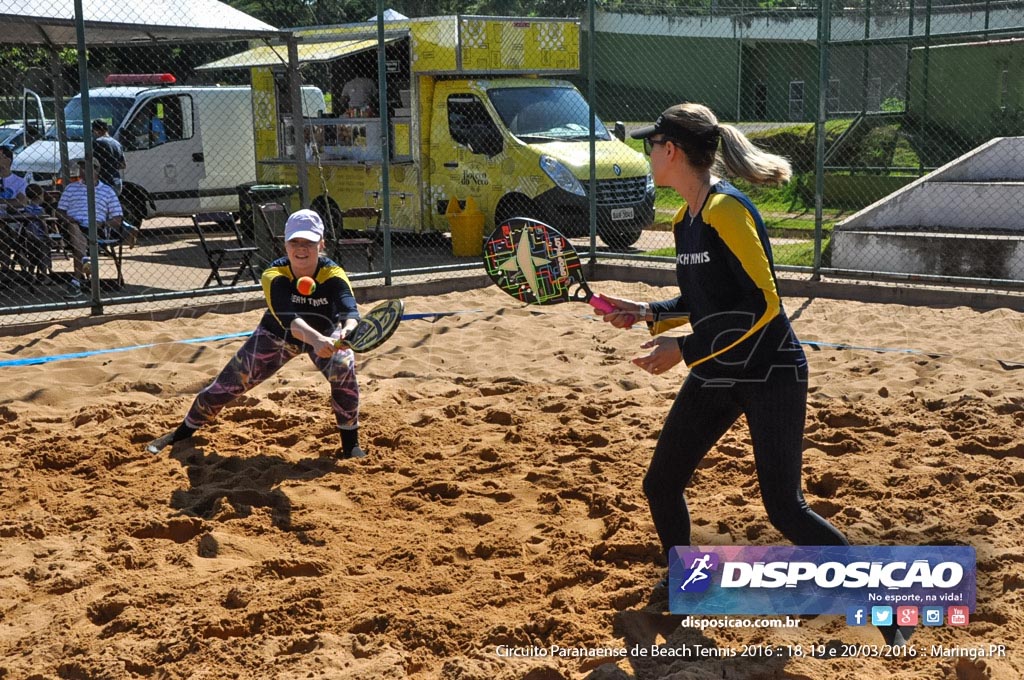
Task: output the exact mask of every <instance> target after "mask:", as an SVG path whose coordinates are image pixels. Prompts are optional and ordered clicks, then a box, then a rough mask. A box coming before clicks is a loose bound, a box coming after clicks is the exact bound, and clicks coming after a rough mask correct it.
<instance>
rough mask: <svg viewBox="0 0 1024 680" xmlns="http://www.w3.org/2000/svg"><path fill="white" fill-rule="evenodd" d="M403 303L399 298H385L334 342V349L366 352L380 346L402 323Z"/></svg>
mask: <svg viewBox="0 0 1024 680" xmlns="http://www.w3.org/2000/svg"><path fill="white" fill-rule="evenodd" d="M403 312H405V303H404V302H402V301H401V300H386V301H384V302H382V303H380V304H379V305H377V306H376V307H374V308H373V309H371V310H370V311H369V312H367V313H366V315H365V316H364V317H363V318H361V319H360V320H359V323H358V324H356V327H355V328H354V329H352V332H351V333H349V334H348V337H346V338H345V339H343V340H337V341H335V343H334V347H335V349H351V350H352V351H353V352H368V351H370V350H371V349H375V348H377V347H380V346H381V345H383V344H384V343H385V342H387V340H388V338H390V337H391V336H392V335H394V334H395V331H396V330H397V329H398V325H399V324H400V323H402V313H403Z"/></svg>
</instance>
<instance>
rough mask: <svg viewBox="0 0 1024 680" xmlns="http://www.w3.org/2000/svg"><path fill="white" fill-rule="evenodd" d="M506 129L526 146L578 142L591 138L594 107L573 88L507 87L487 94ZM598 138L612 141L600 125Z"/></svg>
mask: <svg viewBox="0 0 1024 680" xmlns="http://www.w3.org/2000/svg"><path fill="white" fill-rule="evenodd" d="M487 96H488V97H490V100H491V103H492V104H493V105H494V108H495V109H496V110H497V111H498V115H499V116H501V120H502V121H503V122H504V123H505V126H506V127H507V128H508V129H509V131H511V132H512V134H514V135H515V136H516V137H518V138H519V139H521V140H523V141H524V142H553V141H574V140H581V139H589V138H590V134H589V133H590V107H589V106H588V105H587V102H586V101H585V100H584V99H583V95H581V94H580V93H579V92H578V91H577V90H576V89H575V88H571V87H506V88H495V89H493V90H488V91H487ZM594 132H595V137H596V138H597V139H599V140H604V141H607V140H609V139H611V135H609V134H608V129H607V128H606V127H605V126H604V124H603V123H602V122H601V121H600V119H598V120H595V122H594Z"/></svg>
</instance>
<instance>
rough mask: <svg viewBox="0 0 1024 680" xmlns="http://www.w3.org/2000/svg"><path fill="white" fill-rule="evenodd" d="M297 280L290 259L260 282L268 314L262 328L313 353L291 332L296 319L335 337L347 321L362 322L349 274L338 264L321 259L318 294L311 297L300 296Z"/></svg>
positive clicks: (282, 260)
mask: <svg viewBox="0 0 1024 680" xmlns="http://www.w3.org/2000/svg"><path fill="white" fill-rule="evenodd" d="M296 278H297V277H296V276H295V274H293V273H292V268H291V265H289V264H288V258H287V257H282V258H279V259H277V260H274V261H273V262H271V263H270V266H269V267H267V269H266V270H264V272H263V276H262V277H261V280H260V282H261V283H262V284H263V295H264V296H265V297H266V299H267V312H266V314H264V315H263V319H262V320H260V326H262V327H263V328H265V329H266V330H268V331H270V332H271V333H273V334H274V335H276V336H277V337H279V338H283V339H285V340H286V341H288V342H290V343H292V344H294V345H301V346H302V347H303V349H304V350H306V351H309V350H310V349H311V348H310V347H309V345H306V344H305V343H304V342H302V341H301V340H299V339H298V338H296V337H294V336H293V335H292V334H291V331H289V330H288V329H289V328H290V326H291V323H292V321H293V320H295V318H296V317H300V318H302V320H303V321H305V322H306V323H308V324H309V325H310V326H311V327H313V328H314V329H315V330H316V331H317V332H318V333H321V334H323V335H330V334H331V333H333V332H334V329H335V328H336V327H337V326H338V324H339V323H341V322H342V321H345V320H346V319H358V318H359V310H358V309H357V308H356V298H355V296H354V295H353V294H352V284H351V283H349V280H348V275H347V274H346V273H345V270H344V269H342V268H341V267H340V266H339V265H337V264H335V263H334V261H332V260H330V259H328V258H326V257H323V256H320V259H319V261H318V262H317V265H316V273H315V274H314V275H313V280H315V281H316V290H315V291H313V294H312V295H310V296H308V297H307V296H304V295H299V294H298V292H297V291H296V290H295V280H296Z"/></svg>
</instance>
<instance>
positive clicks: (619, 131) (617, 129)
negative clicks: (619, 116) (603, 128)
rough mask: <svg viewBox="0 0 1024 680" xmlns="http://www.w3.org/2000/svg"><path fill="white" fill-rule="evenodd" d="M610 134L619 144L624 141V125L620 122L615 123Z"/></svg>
mask: <svg viewBox="0 0 1024 680" xmlns="http://www.w3.org/2000/svg"><path fill="white" fill-rule="evenodd" d="M612 134H613V135H615V138H616V139H618V140H619V141H620V142H624V141H626V124H625V123H623V122H622V121H621V120H617V121H615V126H614V127H613V128H612Z"/></svg>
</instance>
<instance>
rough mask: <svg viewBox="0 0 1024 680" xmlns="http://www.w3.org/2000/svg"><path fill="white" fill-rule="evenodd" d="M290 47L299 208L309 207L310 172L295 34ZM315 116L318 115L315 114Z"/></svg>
mask: <svg viewBox="0 0 1024 680" xmlns="http://www.w3.org/2000/svg"><path fill="white" fill-rule="evenodd" d="M285 41H286V43H287V45H288V98H289V99H290V100H291V102H292V105H291V109H292V138H293V139H294V140H295V144H293V145H292V159H293V160H294V161H295V175H296V180H297V181H298V183H299V207H300V208H308V207H309V172H308V171H307V169H306V130H305V127H306V125H305V120H304V117H303V115H302V114H303V111H302V77H301V76H300V75H299V44H298V40H297V39H296V37H295V34H294V33H289V34H288V37H287V38H285ZM313 115H316V113H314V114H313Z"/></svg>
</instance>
